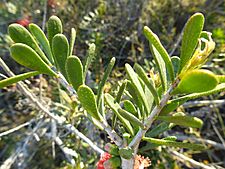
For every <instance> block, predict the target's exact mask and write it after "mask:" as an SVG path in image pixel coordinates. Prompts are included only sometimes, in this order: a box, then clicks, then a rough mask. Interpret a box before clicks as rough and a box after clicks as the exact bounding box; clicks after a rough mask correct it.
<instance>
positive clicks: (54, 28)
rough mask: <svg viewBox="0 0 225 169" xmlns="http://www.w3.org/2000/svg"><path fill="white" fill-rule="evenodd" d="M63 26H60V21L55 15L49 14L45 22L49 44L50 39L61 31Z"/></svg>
mask: <svg viewBox="0 0 225 169" xmlns="http://www.w3.org/2000/svg"><path fill="white" fill-rule="evenodd" d="M62 32H63V28H62V22H61V20H60V19H59V18H58V17H57V16H54V15H53V16H51V17H50V18H49V20H48V23H47V33H48V40H49V44H50V46H52V39H53V37H54V36H55V35H56V34H58V33H62Z"/></svg>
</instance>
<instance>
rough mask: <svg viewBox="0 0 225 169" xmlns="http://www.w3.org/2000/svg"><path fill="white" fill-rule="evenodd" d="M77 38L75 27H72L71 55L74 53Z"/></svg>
mask: <svg viewBox="0 0 225 169" xmlns="http://www.w3.org/2000/svg"><path fill="white" fill-rule="evenodd" d="M75 40H76V30H75V29H74V28H72V29H71V34H70V50H69V51H70V53H69V56H71V55H72V54H73V47H74V43H75Z"/></svg>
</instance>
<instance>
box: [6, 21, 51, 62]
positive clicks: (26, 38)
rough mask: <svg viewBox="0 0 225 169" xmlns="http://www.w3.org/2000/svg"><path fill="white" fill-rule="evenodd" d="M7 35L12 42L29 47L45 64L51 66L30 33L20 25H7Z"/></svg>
mask: <svg viewBox="0 0 225 169" xmlns="http://www.w3.org/2000/svg"><path fill="white" fill-rule="evenodd" d="M8 33H9V36H10V37H11V39H12V40H13V41H14V42H16V43H23V44H26V45H27V46H30V47H31V48H32V49H33V50H34V51H35V52H37V53H38V54H39V55H40V56H41V58H42V59H43V60H44V61H45V62H46V63H47V64H49V65H51V63H50V62H49V60H48V59H47V57H46V56H45V54H44V53H43V52H42V50H41V49H40V47H39V46H38V44H37V42H36V41H35V39H34V38H33V36H32V35H31V34H30V32H29V31H28V30H27V29H26V28H24V27H23V26H21V25H20V24H16V23H13V24H11V25H9V27H8Z"/></svg>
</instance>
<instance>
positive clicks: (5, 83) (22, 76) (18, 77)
mask: <svg viewBox="0 0 225 169" xmlns="http://www.w3.org/2000/svg"><path fill="white" fill-rule="evenodd" d="M38 74H40V72H38V71H34V72H27V73H23V74H20V75H16V76H12V77H9V78H7V79H4V80H1V81H0V89H2V88H3V87H6V86H9V85H12V84H14V83H17V82H19V81H22V80H25V79H27V78H29V77H32V76H36V75H38Z"/></svg>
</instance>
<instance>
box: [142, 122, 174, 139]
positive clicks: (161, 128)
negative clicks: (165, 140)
mask: <svg viewBox="0 0 225 169" xmlns="http://www.w3.org/2000/svg"><path fill="white" fill-rule="evenodd" d="M174 126H176V125H175V124H173V123H166V122H162V123H160V124H158V125H157V126H155V127H154V128H153V129H152V130H150V131H149V132H147V133H146V134H145V135H146V136H147V137H156V136H158V135H159V134H161V133H163V132H165V131H167V130H170V129H171V128H173V127H174Z"/></svg>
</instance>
